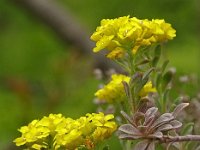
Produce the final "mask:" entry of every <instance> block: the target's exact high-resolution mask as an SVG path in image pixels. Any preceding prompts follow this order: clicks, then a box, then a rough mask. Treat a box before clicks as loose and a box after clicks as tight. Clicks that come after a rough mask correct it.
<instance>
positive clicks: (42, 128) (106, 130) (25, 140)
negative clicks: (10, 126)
mask: <svg viewBox="0 0 200 150" xmlns="http://www.w3.org/2000/svg"><path fill="white" fill-rule="evenodd" d="M113 119H114V116H113V115H112V114H109V115H104V114H103V113H101V112H100V113H98V114H96V113H92V114H86V116H84V117H80V118H79V119H76V120H73V119H72V118H65V117H63V116H62V115H61V114H50V115H49V116H48V117H43V118H42V119H41V120H33V121H32V122H31V123H29V124H28V126H23V127H21V128H20V129H19V131H20V132H21V133H22V135H21V137H19V138H16V139H15V140H14V142H15V143H16V145H17V146H22V145H26V146H27V147H28V148H29V149H35V150H42V149H54V150H58V149H66V150H74V149H76V148H78V147H80V146H84V147H86V148H87V149H93V148H94V147H95V144H96V143H98V142H100V141H102V140H104V139H105V138H108V137H109V136H111V134H112V133H113V132H114V131H115V130H116V128H117V125H116V123H115V122H114V121H112V120H113Z"/></svg>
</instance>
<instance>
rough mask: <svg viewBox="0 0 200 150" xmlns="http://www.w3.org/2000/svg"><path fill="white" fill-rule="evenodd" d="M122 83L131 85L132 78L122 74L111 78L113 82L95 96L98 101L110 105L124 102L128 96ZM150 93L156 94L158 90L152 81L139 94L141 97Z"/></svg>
mask: <svg viewBox="0 0 200 150" xmlns="http://www.w3.org/2000/svg"><path fill="white" fill-rule="evenodd" d="M122 81H124V82H127V83H129V81H130V77H128V76H125V75H122V74H113V75H112V76H111V81H110V82H109V83H108V84H107V85H105V86H104V87H103V88H102V89H99V90H98V91H97V92H96V93H95V96H96V97H97V98H98V100H100V101H101V100H102V101H106V102H108V103H114V102H116V101H123V100H124V99H125V96H126V95H125V91H124V86H123V84H122ZM150 92H156V89H155V88H153V86H152V82H151V81H149V82H148V83H146V84H145V85H144V87H143V88H142V90H141V91H140V92H139V96H141V97H144V96H147V95H148V93H150Z"/></svg>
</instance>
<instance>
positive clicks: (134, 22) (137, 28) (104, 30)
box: [91, 16, 176, 59]
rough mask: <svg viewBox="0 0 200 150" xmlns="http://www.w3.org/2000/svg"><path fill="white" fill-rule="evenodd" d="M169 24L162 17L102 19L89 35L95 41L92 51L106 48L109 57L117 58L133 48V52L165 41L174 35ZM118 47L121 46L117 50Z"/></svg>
mask: <svg viewBox="0 0 200 150" xmlns="http://www.w3.org/2000/svg"><path fill="white" fill-rule="evenodd" d="M175 33H176V31H175V30H174V29H173V28H172V27H171V24H169V23H166V22H165V21H164V20H163V19H153V20H148V19H144V20H140V19H138V18H136V17H133V18H130V17H129V16H124V17H119V18H116V19H103V20H102V21H101V25H100V26H99V27H97V29H96V32H94V33H93V34H92V36H91V40H93V41H95V42H96V47H95V48H94V49H93V51H94V52H99V51H100V50H103V49H107V50H109V54H108V55H107V57H108V58H110V59H118V58H121V57H123V56H124V54H125V53H126V52H127V51H129V50H133V54H135V53H136V52H137V50H138V49H139V48H140V47H142V46H151V45H152V44H154V43H161V42H166V41H167V40H171V39H173V38H174V37H175V36H176V34H175ZM119 47H120V48H121V49H120V50H119Z"/></svg>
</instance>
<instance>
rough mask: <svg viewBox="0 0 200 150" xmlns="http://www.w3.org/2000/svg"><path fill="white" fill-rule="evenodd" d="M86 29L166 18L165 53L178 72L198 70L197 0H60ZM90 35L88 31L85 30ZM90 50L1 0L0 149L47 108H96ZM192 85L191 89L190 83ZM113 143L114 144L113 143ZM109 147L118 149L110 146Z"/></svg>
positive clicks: (79, 111)
mask: <svg viewBox="0 0 200 150" xmlns="http://www.w3.org/2000/svg"><path fill="white" fill-rule="evenodd" d="M57 2H58V4H59V5H62V7H64V8H66V9H68V10H70V12H71V13H72V14H73V16H75V17H76V18H75V19H76V20H78V21H79V22H80V23H81V24H82V25H83V26H85V27H86V29H87V32H88V33H89V34H88V35H91V34H92V32H93V31H94V30H95V29H96V27H97V26H98V25H99V22H100V20H101V19H103V18H115V17H119V16H125V15H130V16H136V17H137V18H140V19H144V18H148V19H153V18H160V19H161V18H164V19H165V20H166V22H169V23H171V24H172V26H173V27H174V28H175V29H176V30H177V37H176V38H175V39H174V40H173V41H170V42H169V43H168V44H167V46H166V47H165V49H166V51H167V52H166V55H167V57H168V58H169V59H170V66H175V67H176V68H177V72H178V74H195V75H196V76H198V77H199V75H200V62H199V58H200V42H199V40H200V28H199V27H200V7H199V6H200V4H199V3H200V2H199V1H198V0H173V1H172V0H162V1H161V0H151V1H149V0H101V1H100V0H84V1H83V0H73V1H72V0H60V1H57ZM88 38H89V36H88ZM93 69H94V68H93V60H92V57H91V56H87V55H82V54H81V53H80V52H78V51H77V50H76V48H74V47H73V45H68V44H66V43H65V42H63V41H62V40H61V39H60V37H58V36H57V35H56V34H55V33H54V31H53V30H52V29H51V28H50V27H49V26H48V25H47V24H44V23H42V22H41V21H40V20H39V19H38V18H37V17H35V16H34V15H32V14H31V13H29V12H28V11H26V10H25V9H24V8H22V7H20V6H19V5H16V4H15V3H13V2H11V0H1V1H0V115H1V119H0V149H2V150H4V149H12V145H13V144H12V140H13V139H14V138H16V137H17V136H19V133H18V131H17V129H18V128H19V127H20V126H22V125H25V124H26V123H28V122H30V121H31V120H32V119H35V118H36V119H37V118H41V117H42V116H44V115H48V114H49V113H62V114H64V115H65V116H70V117H74V118H77V117H80V116H81V115H84V114H85V113H87V112H94V111H95V110H96V108H95V106H94V105H93V103H92V100H93V98H94V96H93V93H94V92H95V91H96V89H97V87H98V84H99V81H97V80H96V79H95V77H94V75H93ZM191 90H192V89H191ZM113 145H114V144H113ZM113 145H112V146H111V149H117V148H116V147H115V148H114V146H113ZM119 149H120V148H119Z"/></svg>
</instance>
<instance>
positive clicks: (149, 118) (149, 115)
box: [144, 107, 158, 126]
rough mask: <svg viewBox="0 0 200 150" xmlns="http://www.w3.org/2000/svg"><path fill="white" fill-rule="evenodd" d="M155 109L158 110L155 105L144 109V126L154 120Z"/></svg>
mask: <svg viewBox="0 0 200 150" xmlns="http://www.w3.org/2000/svg"><path fill="white" fill-rule="evenodd" d="M157 111H158V108H156V107H151V108H149V109H148V110H147V111H146V113H145V121H144V125H145V126H146V125H147V124H149V123H150V122H152V121H153V120H154V118H155V116H156V113H157Z"/></svg>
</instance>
